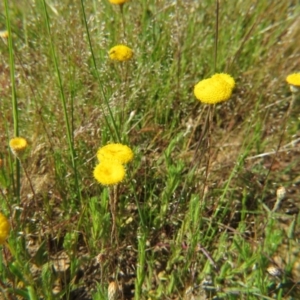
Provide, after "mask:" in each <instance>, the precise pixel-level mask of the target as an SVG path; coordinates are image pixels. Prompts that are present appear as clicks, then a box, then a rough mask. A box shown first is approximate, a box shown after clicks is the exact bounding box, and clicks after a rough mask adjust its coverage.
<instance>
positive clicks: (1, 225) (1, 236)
mask: <svg viewBox="0 0 300 300" xmlns="http://www.w3.org/2000/svg"><path fill="white" fill-rule="evenodd" d="M9 232H10V224H9V222H8V220H7V218H6V217H5V216H4V215H2V214H1V213H0V245H2V244H4V242H5V240H6V239H7V237H8V235H9Z"/></svg>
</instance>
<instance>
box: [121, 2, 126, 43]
mask: <svg viewBox="0 0 300 300" xmlns="http://www.w3.org/2000/svg"><path fill="white" fill-rule="evenodd" d="M120 11H121V16H122V26H123V36H124V39H126V31H125V28H126V23H125V16H124V3H123V4H121V5H120Z"/></svg>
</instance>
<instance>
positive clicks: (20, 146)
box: [9, 137, 27, 156]
mask: <svg viewBox="0 0 300 300" xmlns="http://www.w3.org/2000/svg"><path fill="white" fill-rule="evenodd" d="M9 147H10V150H11V151H12V153H13V154H14V155H15V156H19V155H20V154H22V153H23V152H24V151H25V149H26V148H27V141H26V140H25V139H24V138H22V137H15V138H13V139H11V140H10V141H9Z"/></svg>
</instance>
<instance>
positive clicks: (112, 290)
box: [107, 281, 120, 300]
mask: <svg viewBox="0 0 300 300" xmlns="http://www.w3.org/2000/svg"><path fill="white" fill-rule="evenodd" d="M119 293H120V292H119V286H118V284H117V283H116V282H115V281H112V282H111V283H110V284H109V286H108V289H107V294H108V300H117V299H118V297H119Z"/></svg>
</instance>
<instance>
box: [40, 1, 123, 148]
mask: <svg viewBox="0 0 300 300" xmlns="http://www.w3.org/2000/svg"><path fill="white" fill-rule="evenodd" d="M44 1H45V0H44ZM80 2H81V10H82V15H83V21H84V25H85V30H86V34H87V38H88V43H89V47H90V51H91V54H92V63H93V67H94V70H95V74H96V77H97V80H98V82H99V86H100V91H101V94H102V97H103V99H104V102H105V105H106V107H107V110H108V113H109V116H110V119H111V121H112V124H113V128H114V130H115V134H116V137H117V141H118V142H119V143H121V137H120V134H119V132H118V129H117V125H116V122H115V119H114V117H113V113H112V111H111V108H110V105H109V102H108V99H107V97H106V95H105V93H104V89H103V85H102V82H101V79H100V75H99V72H98V68H97V64H96V59H95V55H94V51H93V47H92V42H91V37H90V32H89V27H88V24H87V20H86V14H85V9H84V4H83V0H81V1H80ZM102 111H103V109H102ZM103 115H104V118H105V122H106V124H108V120H107V117H106V114H105V113H104V114H103ZM108 128H109V129H110V126H108ZM111 133H112V132H111Z"/></svg>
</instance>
